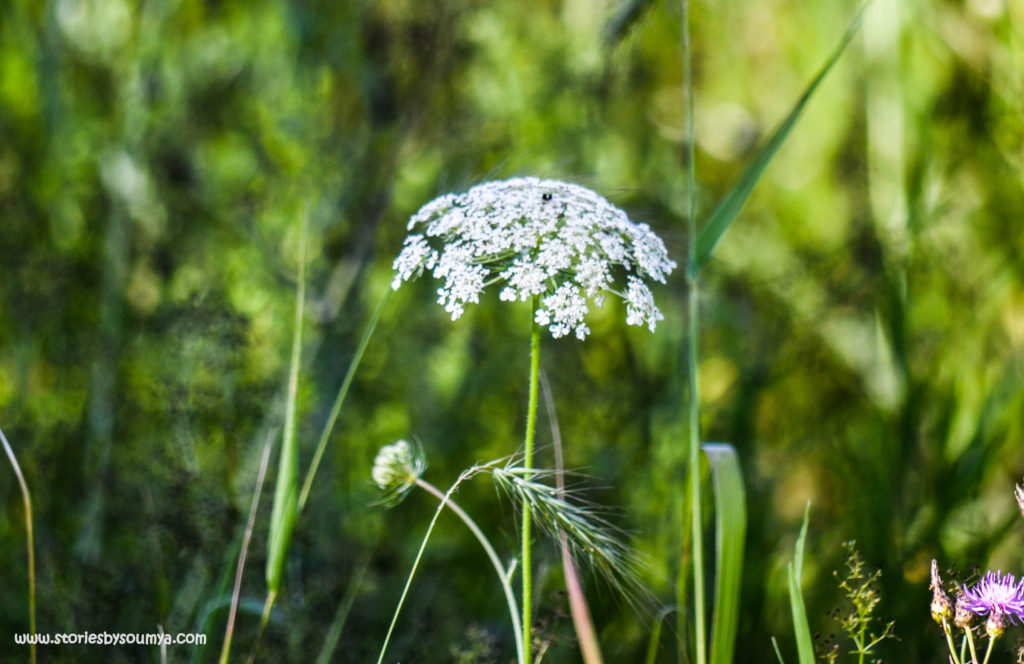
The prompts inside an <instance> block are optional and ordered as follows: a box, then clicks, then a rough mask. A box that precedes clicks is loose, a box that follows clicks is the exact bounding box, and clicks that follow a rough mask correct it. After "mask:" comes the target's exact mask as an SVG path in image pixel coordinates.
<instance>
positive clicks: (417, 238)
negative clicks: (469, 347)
mask: <svg viewBox="0 0 1024 664" xmlns="http://www.w3.org/2000/svg"><path fill="white" fill-rule="evenodd" d="M408 230H409V231H416V232H413V233H412V234H410V235H409V236H408V237H407V238H406V239H405V244H404V246H403V248H402V251H401V253H400V254H399V255H398V258H396V259H395V262H394V265H393V267H394V270H395V278H394V280H393V281H392V283H391V287H392V288H394V289H396V290H397V289H398V287H399V286H401V285H402V283H403V282H405V281H408V280H411V279H415V278H416V277H419V276H420V275H421V274H423V271H424V270H429V271H431V272H432V273H433V275H434V277H436V278H438V279H442V280H443V281H444V285H443V286H442V287H441V288H440V289H438V291H437V294H438V298H437V301H438V303H439V304H441V305H443V306H444V308H445V311H447V312H448V313H449V314H451V316H452V320H455V319H457V318H458V317H459V316H461V315H462V314H463V312H464V310H465V305H466V304H469V303H473V302H478V301H479V299H480V293H481V292H482V291H483V289H484V288H485V287H486V286H488V285H490V284H493V283H499V282H503V283H504V284H505V286H504V288H503V289H502V290H501V292H500V295H499V297H500V299H501V300H504V301H515V300H519V301H526V300H529V299H531V298H533V297H534V296H539V298H540V302H541V307H539V308H538V309H537V311H536V312H535V313H534V320H535V321H536V322H537V323H538V324H539V325H542V326H545V327H547V328H548V329H549V330H550V331H551V334H552V336H554V337H556V338H557V337H561V336H565V335H566V334H568V333H569V332H574V333H575V334H576V336H577V337H578V338H580V339H583V338H585V337H586V336H587V334H589V333H590V328H588V327H587V325H586V324H585V323H584V322H583V319H584V317H585V316H586V314H587V313H588V311H589V302H591V301H593V302H594V303H595V304H596V305H597V306H601V304H602V302H603V297H604V296H603V293H605V292H611V293H615V294H617V295H619V296H620V297H622V298H623V299H624V300H625V301H626V322H627V323H629V324H630V325H646V326H647V327H648V328H649V329H650V330H651V331H652V332H653V331H654V328H655V326H656V325H657V323H658V321H659V320H662V319H663V318H664V316H662V314H661V312H660V311H659V310H658V307H657V306H655V304H654V296H653V295H652V294H651V291H650V289H649V288H648V286H647V283H646V280H648V279H650V280H654V281H657V282H660V283H665V277H666V276H668V274H669V273H670V272H672V270H674V269H675V267H676V263H675V262H674V261H672V260H670V259H669V257H668V253H667V252H666V251H665V245H664V243H663V242H662V241H661V238H659V237H658V236H657V235H655V234H654V232H653V231H651V229H650V227H648V226H647V225H646V224H635V223H633V222H631V221H630V220H629V218H628V217H626V214H625V213H624V212H623V211H622V210H620V209H618V208H617V207H615V206H614V205H612V204H611V203H609V202H608V201H607V200H605V199H604V198H603V197H601V196H600V195H598V194H596V193H594V192H593V191H590V190H589V189H585V188H584V187H580V186H578V185H574V184H568V183H565V182H559V181H557V180H539V179H537V178H515V179H512V180H506V181H503V182H488V183H485V184H482V185H479V186H476V187H473V188H472V189H470V190H469V191H467V192H466V193H464V194H447V195H445V196H441V197H440V198H437V199H434V200H433V201H431V202H430V203H427V204H426V205H424V206H423V207H422V208H421V209H420V210H419V212H417V213H416V214H415V215H413V217H412V219H410V220H409V224H408ZM617 274H624V275H625V278H626V283H625V284H621V282H620V283H619V285H618V286H616V275H617Z"/></svg>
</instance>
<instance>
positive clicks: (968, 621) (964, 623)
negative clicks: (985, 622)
mask: <svg viewBox="0 0 1024 664" xmlns="http://www.w3.org/2000/svg"><path fill="white" fill-rule="evenodd" d="M976 617H977V616H976V615H975V614H974V612H973V611H971V610H970V609H969V608H967V599H966V598H965V597H964V596H963V594H962V593H958V594H957V596H956V611H955V613H954V614H953V624H954V625H956V626H957V627H959V628H960V629H967V628H969V627H970V626H971V625H973V624H974V619H975V618H976Z"/></svg>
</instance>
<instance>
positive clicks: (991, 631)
mask: <svg viewBox="0 0 1024 664" xmlns="http://www.w3.org/2000/svg"><path fill="white" fill-rule="evenodd" d="M1005 631H1006V619H1005V618H1004V617H1003V614H1002V613H999V612H998V611H993V612H992V613H990V614H989V616H988V620H986V621H985V633H986V634H988V637H989V638H990V639H995V638H999V637H1000V636H1002V634H1003V632H1005Z"/></svg>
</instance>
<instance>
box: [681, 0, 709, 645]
mask: <svg viewBox="0 0 1024 664" xmlns="http://www.w3.org/2000/svg"><path fill="white" fill-rule="evenodd" d="M680 6H681V9H682V23H683V26H682V46H683V94H684V95H685V98H686V101H685V104H684V105H685V108H686V137H687V139H686V156H685V159H686V183H687V214H686V226H687V236H688V238H687V239H688V247H687V286H688V289H687V290H688V293H687V369H688V374H689V386H690V389H689V417H688V419H689V437H688V438H689V440H688V442H689V458H688V462H687V466H688V469H689V488H690V527H691V529H692V530H691V536H690V546H691V547H692V559H691V564H692V565H693V619H694V645H695V648H696V656H695V659H694V661H695V662H696V664H706V662H707V629H706V626H705V615H704V609H705V606H704V540H703V532H702V529H701V526H702V524H703V519H702V518H701V504H700V386H699V384H698V381H697V367H698V364H697V363H698V352H697V351H698V344H697V342H698V339H697V335H698V333H699V330H700V318H699V314H700V310H699V306H698V304H699V293H700V290H699V288H698V266H697V175H696V167H695V164H694V128H693V56H692V53H691V47H690V4H689V2H688V0H680ZM681 613H682V612H680V614H681Z"/></svg>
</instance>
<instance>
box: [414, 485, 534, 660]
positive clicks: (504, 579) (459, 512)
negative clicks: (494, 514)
mask: <svg viewBox="0 0 1024 664" xmlns="http://www.w3.org/2000/svg"><path fill="white" fill-rule="evenodd" d="M416 485H417V486H418V487H420V488H421V489H423V490H424V491H426V492H427V493H430V494H431V495H433V496H434V497H436V498H437V499H438V500H440V501H441V504H442V506H443V505H444V503H445V501H447V503H448V507H449V508H450V509H451V510H452V511H453V512H455V514H456V516H458V517H459V518H460V519H462V522H463V523H464V524H466V527H467V528H469V530H470V532H472V533H473V535H474V536H475V537H476V540H477V541H478V542H480V546H482V547H483V548H484V551H486V552H487V557H488V558H489V559H490V561H491V565H493V566H494V571H495V572H497V574H498V579H499V580H500V581H501V588H502V590H503V591H505V602H506V603H507V604H508V613H509V617H510V618H511V619H512V632H513V633H514V634H515V641H516V661H518V662H519V664H526V662H525V660H524V659H523V627H522V623H521V622H520V620H519V609H518V607H517V606H516V595H515V593H514V592H513V591H512V583H511V581H509V575H508V574H507V573H506V572H505V568H504V567H503V566H502V564H501V558H499V557H498V552H497V551H495V550H494V547H493V546H492V545H491V542H490V540H488V539H487V536H486V535H484V533H483V531H482V530H480V527H479V526H477V525H476V522H475V521H473V519H472V518H471V517H470V516H469V515H468V514H466V512H465V511H464V510H463V509H462V508H461V507H459V505H458V503H456V502H455V501H454V500H451V498H446V497H445V494H443V493H441V490H440V489H438V488H437V487H436V486H434V485H433V484H431V483H430V482H427V481H425V480H423V479H421V478H419V477H417V478H416Z"/></svg>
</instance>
